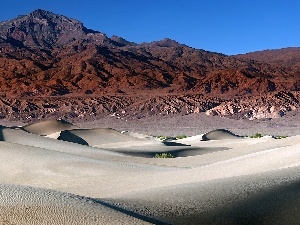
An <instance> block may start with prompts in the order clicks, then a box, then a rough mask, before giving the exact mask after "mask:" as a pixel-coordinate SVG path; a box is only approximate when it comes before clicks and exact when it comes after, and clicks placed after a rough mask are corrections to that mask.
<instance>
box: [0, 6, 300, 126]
mask: <svg viewBox="0 0 300 225" xmlns="http://www.w3.org/2000/svg"><path fill="white" fill-rule="evenodd" d="M283 51H284V52H285V54H284V55H285V57H281V56H282V55H283V54H282V52H283ZM299 52H300V50H299V49H298V48H288V49H285V50H274V51H267V52H257V53H252V54H251V53H249V54H246V55H238V56H227V55H224V54H219V53H213V52H209V51H205V50H200V49H194V48H191V47H189V46H186V45H184V44H179V43H177V42H176V41H174V40H170V39H168V38H166V39H163V40H160V41H155V42H151V43H142V44H136V43H133V42H130V41H127V40H125V39H123V38H121V37H117V36H112V37H110V38H109V37H107V36H106V35H105V34H104V33H102V32H99V31H94V30H91V29H89V28H86V27H84V25H83V24H82V23H81V22H80V21H78V20H75V19H70V18H68V17H65V16H61V15H56V14H54V13H51V12H48V11H44V10H40V9H38V10H35V11H33V12H32V13H30V14H28V15H24V16H19V17H17V18H16V19H13V20H9V21H3V22H0V84H1V89H0V97H1V98H0V103H1V104H0V114H1V117H3V118H12V119H14V118H18V119H20V118H19V117H20V115H21V119H22V120H25V118H28V119H34V118H36V119H38V118H42V117H49V116H62V114H64V115H67V116H69V117H74V118H76V117H85V116H87V115H90V116H91V115H92V116H100V115H107V114H111V113H116V112H127V113H123V114H124V116H127V117H134V116H136V115H137V114H138V115H139V117H144V116H147V115H161V114H169V113H184V114H186V113H199V112H206V113H207V114H213V115H220V116H236V115H239V116H238V117H237V118H243V117H245V118H249V119H255V118H269V117H271V118H274V117H280V116H283V115H284V114H285V112H286V111H290V110H293V109H296V108H298V100H297V99H298V98H297V96H298V91H299V90H300V81H299V68H300V67H299V65H300V63H299V62H300V60H299V59H300V56H299V55H300V54H299ZM278 96H285V97H278ZM258 98H260V99H261V98H263V99H262V100H261V101H260V100H258V101H256V100H255V99H258ZM41 99H47V102H48V103H49V104H50V105H52V107H50V106H49V108H47V110H45V108H44V106H43V103H41V102H40V101H41ZM51 99H52V100H51ZM66 99H72V101H73V100H74V101H75V99H80V100H78V101H80V102H85V104H84V103H83V106H82V108H80V107H79V108H78V109H77V110H72V109H71V108H70V109H69V111H68V110H66V111H64V112H62V111H61V108H64V107H61V106H64V104H67V101H66ZM284 99H285V100H284ZM49 101H50V102H49ZM51 101H53V103H51ZM37 102H40V103H37ZM54 102H55V103H54ZM95 102H97V104H96V103H95ZM241 102H243V104H242V105H241V104H240V103H241ZM247 102H249V104H250V103H251V102H252V103H253V102H256V103H257V104H254V105H253V107H251V105H249V104H248V105H247ZM266 102H267V103H266ZM48 103H47V104H48ZM252 103H251V104H252ZM79 105H80V104H79ZM55 106H56V107H55ZM215 107H218V108H215ZM262 107H265V108H264V110H263V114H262V115H261V114H259V116H257V115H258V114H257V113H255V110H256V111H259V110H261V109H262ZM66 108H68V107H66ZM231 108H232V109H231ZM133 109H135V110H136V111H134V110H133ZM75 111H76V112H75ZM129 112H130V113H129ZM22 115H24V116H22ZM255 115H256V116H255Z"/></svg>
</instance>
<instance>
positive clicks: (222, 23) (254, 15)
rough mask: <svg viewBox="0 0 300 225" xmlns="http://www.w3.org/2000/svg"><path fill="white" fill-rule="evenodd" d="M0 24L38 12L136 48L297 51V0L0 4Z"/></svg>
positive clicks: (32, 0)
mask: <svg viewBox="0 0 300 225" xmlns="http://www.w3.org/2000/svg"><path fill="white" fill-rule="evenodd" d="M0 5H1V10H0V20H1V21H3V20H8V19H13V18H15V17H16V16H18V15H24V14H28V13H30V12H31V11H33V10H35V9H38V8H40V9H44V10H48V11H51V12H54V13H57V14H61V15H65V16H68V17H71V18H74V19H78V20H80V21H82V22H83V23H84V25H85V26H86V27H87V28H90V29H94V30H97V31H101V32H103V33H106V34H107V35H108V36H109V37H110V36H112V35H117V36H120V37H123V38H125V39H127V40H128V41H133V42H136V43H141V42H151V41H157V40H161V39H163V38H165V37H168V38H171V39H174V40H176V41H178V42H179V43H182V44H186V45H188V46H191V47H194V48H198V49H205V50H208V51H213V52H220V53H224V54H228V55H231V54H238V53H246V52H251V51H257V50H264V49H277V48H284V47H300V1H299V0H252V1H251V0H226V1H225V0H190V1H189V0H185V1H181V0H176V1H175V0H152V1H143V0H111V1H110V0H105V1H104V0H85V1H76V0H0Z"/></svg>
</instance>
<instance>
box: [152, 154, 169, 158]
mask: <svg viewBox="0 0 300 225" xmlns="http://www.w3.org/2000/svg"><path fill="white" fill-rule="evenodd" d="M154 158H174V156H173V155H172V154H171V153H160V154H156V155H155V156H154Z"/></svg>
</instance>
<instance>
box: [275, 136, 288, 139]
mask: <svg viewBox="0 0 300 225" xmlns="http://www.w3.org/2000/svg"><path fill="white" fill-rule="evenodd" d="M287 137H288V136H281V135H276V136H274V139H282V138H287Z"/></svg>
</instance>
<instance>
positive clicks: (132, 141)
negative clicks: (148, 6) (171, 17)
mask: <svg viewBox="0 0 300 225" xmlns="http://www.w3.org/2000/svg"><path fill="white" fill-rule="evenodd" d="M299 54H300V51H299V48H298V47H290V48H283V49H277V50H276V49H275V50H265V51H256V52H250V53H247V54H238V55H225V54H222V53H217V52H211V51H206V50H202V49H195V48H193V47H189V46H187V45H185V44H180V43H178V42H177V41H175V40H172V39H169V38H164V39H161V40H159V41H153V42H149V43H147V42H143V43H140V44H137V43H134V42H131V41H127V40H125V39H124V38H121V37H118V36H114V35H113V36H111V37H108V36H107V35H106V34H105V33H102V32H100V31H95V30H92V29H89V28H87V27H85V26H84V25H83V23H82V22H80V21H79V20H76V19H71V18H68V17H66V16H63V15H59V14H54V13H52V12H49V11H46V10H42V9H37V10H34V11H33V12H31V13H29V14H26V15H21V16H18V17H16V18H15V19H11V20H5V21H2V22H0V157H1V166H0V224H3V225H12V224H17V225H27V224H28V225H32V224H39V225H40V224H66V225H73V224H78V225H79V224H80V225H82V224H86V225H90V224H216V225H217V224H218V225H219V224H224V225H225V224H226V225H227V224H232V225H234V224H236V225H238V224H239V225H240V224H288V225H289V224H299V220H300V218H299V215H300V210H299V209H300V199H299V197H300V186H299V182H300V123H299V121H300V113H299V108H300V103H299V100H300V88H299V87H300V86H299V65H300V64H299V63H300V61H299V58H300V57H299Z"/></svg>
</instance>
